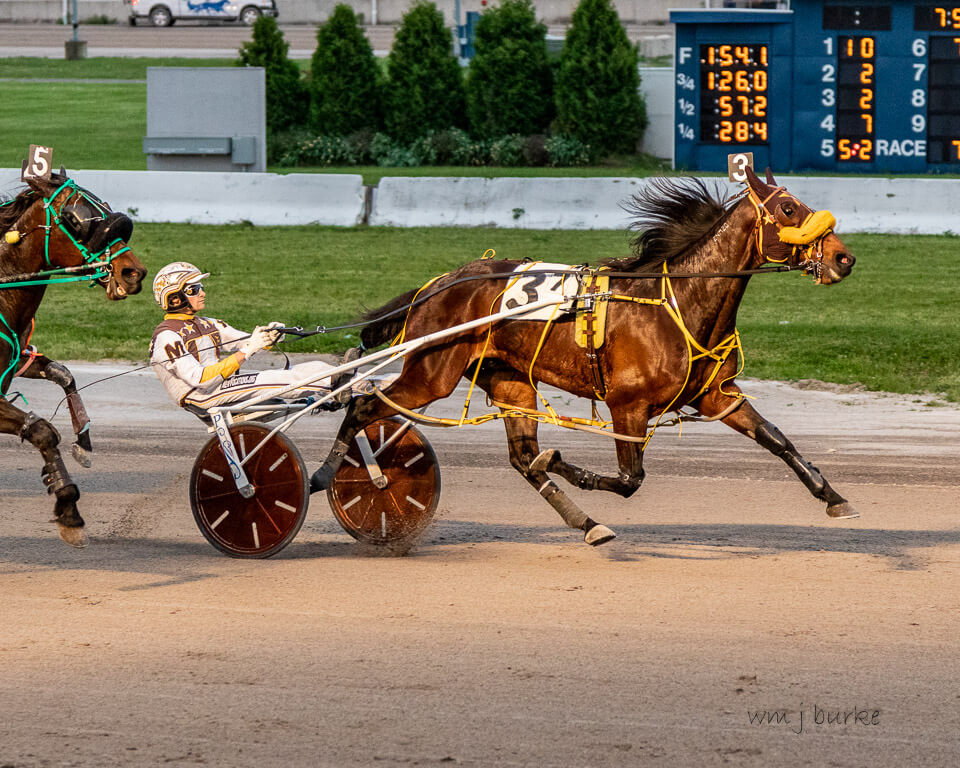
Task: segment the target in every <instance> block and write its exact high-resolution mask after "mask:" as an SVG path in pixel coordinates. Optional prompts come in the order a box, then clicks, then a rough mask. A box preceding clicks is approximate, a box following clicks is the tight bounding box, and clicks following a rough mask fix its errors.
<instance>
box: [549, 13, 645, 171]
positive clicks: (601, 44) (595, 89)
mask: <svg viewBox="0 0 960 768" xmlns="http://www.w3.org/2000/svg"><path fill="white" fill-rule="evenodd" d="M637 58H638V54H637V49H636V48H635V47H634V46H633V45H631V44H630V41H629V40H628V39H627V34H626V32H625V31H624V29H623V25H621V24H620V19H619V17H618V16H617V12H616V11H615V10H614V8H613V6H612V5H611V4H610V0H580V3H579V5H578V6H577V9H576V10H575V11H574V12H573V20H572V23H571V25H570V29H569V30H568V31H567V38H566V42H565V43H564V46H563V51H562V53H561V54H560V65H559V69H558V72H557V82H556V91H555V93H556V102H557V121H556V129H557V130H558V131H559V132H560V133H563V134H569V135H571V136H575V137H577V138H578V139H580V140H581V141H583V142H586V143H589V144H590V145H591V146H592V147H593V148H594V150H595V151H596V152H598V153H600V154H608V153H611V152H631V153H633V152H636V151H637V143H638V142H639V141H640V139H641V137H642V136H643V130H644V128H646V126H647V113H646V107H645V105H644V103H643V100H642V98H641V97H640V94H639V90H638V89H639V87H640V75H639V74H638V72H637Z"/></svg>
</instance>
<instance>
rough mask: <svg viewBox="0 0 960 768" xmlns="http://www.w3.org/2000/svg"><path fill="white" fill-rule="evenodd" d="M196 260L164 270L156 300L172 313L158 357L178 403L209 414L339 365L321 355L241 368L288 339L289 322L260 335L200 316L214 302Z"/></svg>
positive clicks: (342, 396) (318, 385) (321, 388)
mask: <svg viewBox="0 0 960 768" xmlns="http://www.w3.org/2000/svg"><path fill="white" fill-rule="evenodd" d="M209 275H210V273H209V272H201V271H200V270H199V269H197V267H195V266H194V265H193V264H190V263H189V262H186V261H176V262H174V263H172V264H167V266H165V267H164V268H163V269H161V270H160V271H159V272H157V276H156V277H155V278H154V280H153V297H154V298H155V299H156V301H157V303H158V304H159V305H160V307H161V308H162V309H163V310H164V312H165V314H164V317H163V322H162V323H160V325H158V326H157V327H156V328H155V329H154V331H153V338H152V340H151V341H150V362H151V363H152V364H153V370H154V371H155V372H156V374H157V376H158V377H159V378H160V381H161V383H162V384H163V386H164V388H165V389H166V390H167V393H168V394H169V395H170V397H171V398H173V400H174V402H176V403H177V405H179V406H181V407H183V408H186V409H187V410H189V411H191V412H193V413H195V414H197V415H199V416H201V417H205V416H206V412H207V409H208V408H211V407H213V406H217V405H225V404H227V403H236V402H238V401H242V400H247V399H250V398H253V397H257V396H259V395H263V394H265V393H268V392H271V391H274V392H279V391H280V390H281V389H283V388H284V387H287V386H289V385H290V384H293V383H294V382H296V381H302V380H305V379H306V380H310V379H314V378H316V377H318V376H321V375H322V374H323V373H325V372H326V371H329V370H332V369H333V367H334V366H331V365H329V364H327V363H324V362H322V361H320V360H315V361H311V362H308V363H301V364H299V365H294V366H293V367H291V368H289V369H287V370H282V371H281V370H267V371H249V372H240V366H241V365H242V364H243V363H244V362H245V361H247V360H249V359H250V358H251V357H253V356H254V355H255V354H256V353H257V352H259V351H261V350H263V349H267V348H269V347H271V346H272V345H273V344H276V343H277V342H278V341H279V340H280V339H281V338H282V336H283V334H282V333H281V332H280V331H279V330H278V329H279V328H282V327H283V323H276V322H274V323H270V324H269V325H260V326H257V327H256V328H255V329H254V330H253V333H247V332H245V331H240V330H237V329H236V328H232V327H231V326H229V325H227V324H226V323H225V322H223V321H222V320H216V319H214V318H211V317H202V316H201V315H199V314H198V313H199V312H201V311H202V310H203V309H204V306H205V304H206V293H205V292H204V290H203V283H202V282H200V281H201V280H203V278H205V277H208V276H209ZM360 354H361V351H360V349H359V348H356V347H354V348H353V349H349V350H347V353H346V355H345V356H344V360H343V361H344V362H353V361H354V360H356V359H358V358H359V357H360ZM350 379H351V374H350V373H349V372H346V373H341V374H338V375H337V376H336V377H335V379H334V381H333V382H332V383H330V382H329V377H327V379H319V380H317V381H315V382H314V383H312V384H309V385H305V386H303V387H300V388H298V389H296V390H294V391H292V392H288V393H286V394H284V395H283V397H284V398H286V399H297V398H302V397H308V396H312V395H324V394H327V393H328V392H330V390H331V389H335V388H337V387H339V386H342V385H343V384H346V383H347V382H348V381H349V380H350ZM351 394H352V393H351V391H350V389H349V388H348V389H345V390H344V391H343V392H341V393H339V394H338V395H337V397H336V398H335V399H334V400H333V401H331V402H330V405H331V406H332V408H331V410H336V409H337V408H340V407H343V405H344V404H345V403H347V402H349V400H350V397H351Z"/></svg>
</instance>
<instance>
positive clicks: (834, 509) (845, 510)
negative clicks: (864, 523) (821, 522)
mask: <svg viewBox="0 0 960 768" xmlns="http://www.w3.org/2000/svg"><path fill="white" fill-rule="evenodd" d="M827 514H828V515H830V517H832V518H834V519H835V520H848V519H850V518H854V517H860V513H859V512H857V511H856V510H855V509H854V508H853V506H852V505H851V504H850V502H849V501H841V502H840V503H839V504H831V505H830V506H829V507H827Z"/></svg>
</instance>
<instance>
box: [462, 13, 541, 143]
mask: <svg viewBox="0 0 960 768" xmlns="http://www.w3.org/2000/svg"><path fill="white" fill-rule="evenodd" d="M546 34H547V28H546V27H545V26H544V25H543V24H538V23H537V20H536V17H535V15H534V9H533V6H532V5H531V3H530V0H503V2H502V3H501V4H500V5H499V6H498V7H495V8H490V9H488V10H486V11H484V12H483V13H482V14H481V15H480V20H479V21H478V22H477V29H476V55H475V56H474V57H473V60H472V61H471V62H470V71H469V73H468V75H467V86H466V90H467V115H468V116H469V118H470V126H471V128H472V130H473V132H474V133H475V134H477V135H478V136H480V137H483V138H496V137H500V136H504V135H506V134H509V133H521V134H524V135H529V134H532V133H543V132H544V131H545V130H546V129H547V127H548V126H549V124H550V120H551V119H552V118H553V91H552V89H553V81H552V73H551V71H550V63H549V60H548V59H547V41H546Z"/></svg>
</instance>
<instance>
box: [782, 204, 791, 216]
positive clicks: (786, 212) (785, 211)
mask: <svg viewBox="0 0 960 768" xmlns="http://www.w3.org/2000/svg"><path fill="white" fill-rule="evenodd" d="M781 210H782V211H783V215H784V216H793V213H794V211H793V206H792V205H785V206H783V208H782V209H781Z"/></svg>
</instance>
